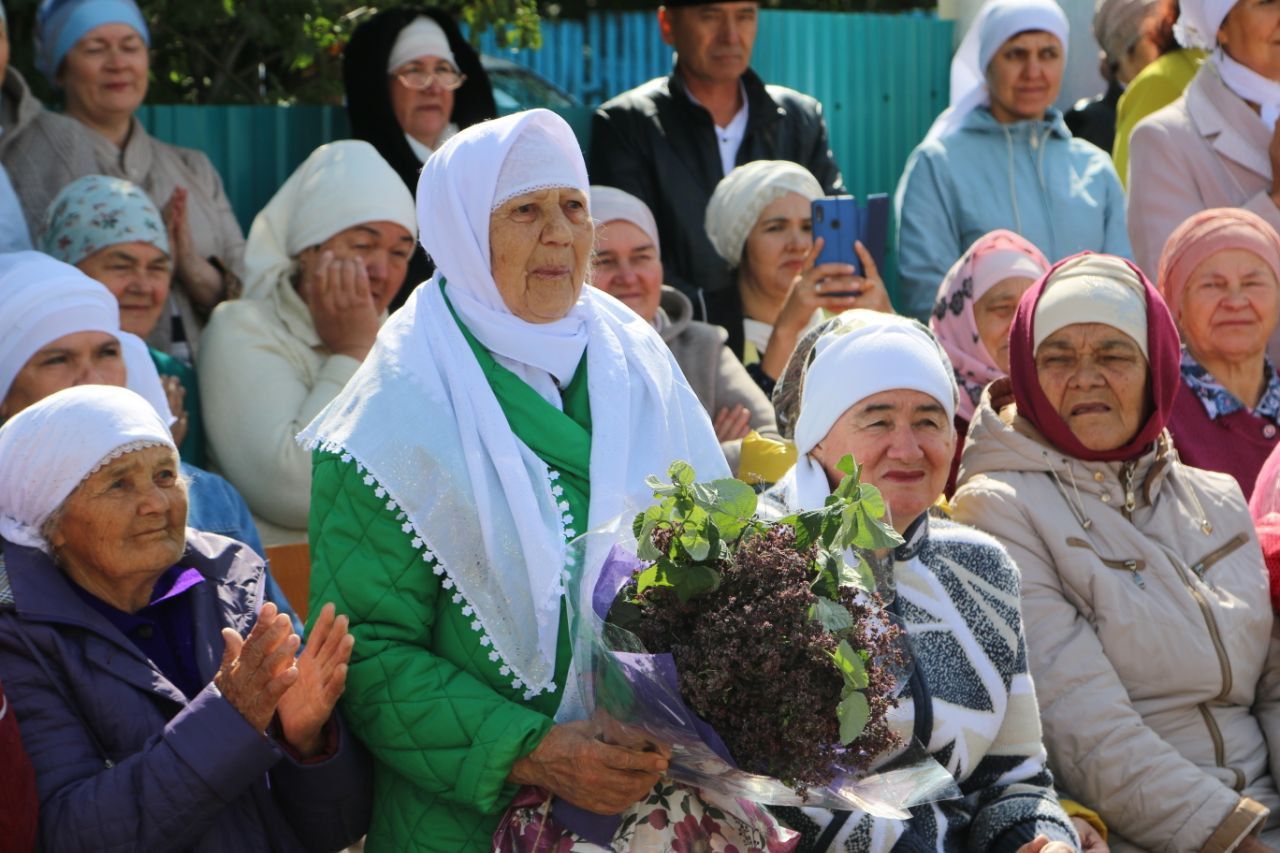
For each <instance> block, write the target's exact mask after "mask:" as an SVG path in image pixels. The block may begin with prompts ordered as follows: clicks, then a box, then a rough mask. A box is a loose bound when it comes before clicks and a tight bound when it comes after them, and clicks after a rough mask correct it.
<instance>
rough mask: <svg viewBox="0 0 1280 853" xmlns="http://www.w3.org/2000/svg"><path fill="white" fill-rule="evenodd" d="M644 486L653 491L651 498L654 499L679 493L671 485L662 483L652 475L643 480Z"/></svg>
mask: <svg viewBox="0 0 1280 853" xmlns="http://www.w3.org/2000/svg"><path fill="white" fill-rule="evenodd" d="M644 484H645V485H646V486H648V487H649V488H650V489H652V490H653V496H654V497H656V498H660V497H665V496H668V495H674V494H675V493H676V492H677V491H679V489H677V488H676V487H675V486H674V485H672V484H671V483H664V482H662V481H661V480H659V479H658V478H657V477H655V476H654V475H652V474H650V475H649V476H648V477H645V478H644Z"/></svg>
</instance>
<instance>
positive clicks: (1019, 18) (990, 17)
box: [924, 0, 1071, 142]
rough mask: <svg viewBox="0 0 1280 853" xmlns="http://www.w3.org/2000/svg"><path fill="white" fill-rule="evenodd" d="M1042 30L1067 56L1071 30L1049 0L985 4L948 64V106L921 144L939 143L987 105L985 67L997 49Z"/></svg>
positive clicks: (1002, 0) (999, 0)
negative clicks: (949, 84) (1028, 33)
mask: <svg viewBox="0 0 1280 853" xmlns="http://www.w3.org/2000/svg"><path fill="white" fill-rule="evenodd" d="M1033 30H1043V31H1044V32H1047V33H1050V34H1051V35H1054V36H1056V37H1057V39H1058V41H1060V42H1062V52H1063V53H1064V54H1065V53H1066V52H1067V47H1068V41H1069V36H1070V34H1071V26H1070V24H1069V23H1068V22H1067V16H1066V15H1065V14H1064V13H1063V11H1062V8H1061V7H1060V6H1059V5H1058V4H1057V3H1055V2H1053V0H987V2H986V3H985V4H984V5H983V7H982V8H981V9H980V10H979V11H978V16H977V17H976V18H975V19H974V21H973V24H972V25H970V27H969V30H968V32H966V33H965V34H964V41H962V42H960V48H959V49H958V50H957V51H956V55H955V57H954V58H953V59H952V60H951V106H950V107H949V108H948V109H946V110H945V111H943V113H942V115H940V116H938V118H937V119H936V120H935V121H934V123H933V126H932V127H930V128H929V132H928V133H927V134H926V135H925V138H924V140H925V142H929V141H932V140H934V139H940V138H941V137H943V136H946V135H947V134H949V133H951V132H952V131H953V130H955V129H956V128H958V127H960V125H962V124H963V123H964V120H965V118H967V117H968V115H969V113H971V112H973V111H974V110H975V109H977V108H978V107H982V106H986V105H987V104H989V103H990V102H991V96H990V92H989V91H988V90H987V66H988V65H990V64H991V58H992V57H994V56H995V55H996V51H998V50H999V49H1000V45H1002V44H1004V43H1005V42H1007V41H1008V40H1009V39H1011V38H1013V37H1014V36H1016V35H1017V34H1018V33H1025V32H1030V31H1033Z"/></svg>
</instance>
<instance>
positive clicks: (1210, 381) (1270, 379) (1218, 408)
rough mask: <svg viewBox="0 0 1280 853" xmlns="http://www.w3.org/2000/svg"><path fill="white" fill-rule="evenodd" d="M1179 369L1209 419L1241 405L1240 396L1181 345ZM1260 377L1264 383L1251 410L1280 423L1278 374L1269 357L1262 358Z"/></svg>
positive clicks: (1233, 410) (1279, 378)
mask: <svg viewBox="0 0 1280 853" xmlns="http://www.w3.org/2000/svg"><path fill="white" fill-rule="evenodd" d="M1181 369H1182V382H1183V384H1184V385H1186V386H1187V390H1188V391H1190V392H1191V393H1192V394H1194V395H1195V397H1196V399H1197V400H1199V401H1200V405H1202V406H1204V411H1205V414H1207V415H1208V416H1209V420H1211V421H1216V420H1217V419H1218V418H1221V417H1226V416H1227V415H1230V414H1232V413H1234V412H1238V411H1240V410H1241V409H1243V408H1244V407H1245V406H1244V403H1243V402H1242V401H1241V400H1240V398H1239V397H1237V396H1236V395H1235V394H1232V393H1231V392H1230V391H1228V390H1227V389H1226V388H1223V387H1222V385H1221V384H1220V383H1219V382H1218V380H1217V379H1215V378H1214V377H1213V374H1212V373H1210V372H1209V371H1208V370H1207V369H1205V367H1204V365H1202V364H1201V363H1200V362H1198V361H1196V359H1195V356H1193V355H1192V354H1191V353H1190V352H1189V351H1188V350H1187V348H1186V347H1185V346H1184V347H1183V348H1182V364H1181ZM1262 377H1263V379H1265V380H1266V387H1265V388H1263V389H1262V396H1261V397H1259V398H1258V405H1257V406H1255V407H1254V409H1253V412H1252V414H1254V415H1256V416H1258V417H1260V418H1266V419H1267V420H1269V421H1271V422H1272V423H1280V375H1277V374H1276V369H1275V368H1274V367H1273V366H1272V365H1271V359H1269V358H1268V359H1265V360H1264V361H1263V364H1262Z"/></svg>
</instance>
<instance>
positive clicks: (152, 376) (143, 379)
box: [116, 332, 178, 426]
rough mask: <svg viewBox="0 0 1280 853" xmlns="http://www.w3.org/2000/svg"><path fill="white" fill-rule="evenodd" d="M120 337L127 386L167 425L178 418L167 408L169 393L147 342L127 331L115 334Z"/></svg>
mask: <svg viewBox="0 0 1280 853" xmlns="http://www.w3.org/2000/svg"><path fill="white" fill-rule="evenodd" d="M116 337H117V338H119V339H120V352H121V354H122V355H123V356H124V369H125V373H126V375H127V376H128V380H127V387H128V388H129V390H130V391H132V392H133V393H135V394H137V395H138V396H140V397H142V399H144V400H146V401H147V402H148V403H150V404H151V408H153V409H155V410H156V414H158V415H159V416H160V417H161V419H163V420H164V422H165V423H166V424H168V425H169V426H173V425H174V423H175V422H176V421H177V420H178V419H177V418H176V417H175V416H174V414H173V410H172V409H170V408H169V395H168V394H166V393H165V392H164V383H163V382H162V381H161V380H160V371H158V370H156V363H155V362H154V361H152V360H151V351H150V350H148V349H147V342H146V341H144V340H143V339H142V338H140V337H138V336H137V335H133V334H130V333H129V332H120V333H119V334H117V335H116Z"/></svg>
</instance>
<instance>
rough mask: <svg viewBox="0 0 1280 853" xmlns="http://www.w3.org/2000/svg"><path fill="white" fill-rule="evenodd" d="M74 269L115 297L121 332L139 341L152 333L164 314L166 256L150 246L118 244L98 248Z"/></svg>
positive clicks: (169, 268) (169, 273)
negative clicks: (101, 285) (129, 334)
mask: <svg viewBox="0 0 1280 853" xmlns="http://www.w3.org/2000/svg"><path fill="white" fill-rule="evenodd" d="M76 267H77V268H78V269H79V270H80V271H81V272H82V273H84V274H85V275H87V276H89V278H92V279H94V280H96V281H100V282H102V283H103V284H104V285H106V287H107V290H110V291H111V294H112V295H113V296H115V298H116V301H117V302H119V303H120V328H121V329H123V330H124V331H126V332H130V333H132V334H135V335H137V336H138V337H140V338H145V337H147V336H148V335H150V334H151V332H152V330H153V329H155V327H156V323H157V322H158V321H159V320H160V315H161V314H162V313H164V307H165V304H166V302H167V300H168V299H169V285H170V284H171V283H172V280H173V265H172V264H171V263H170V262H169V256H168V255H167V254H165V253H164V252H163V251H161V250H160V249H159V248H157V247H156V246H153V245H152V244H150V243H142V242H134V243H117V244H116V245H114V246H107V247H106V248H104V249H99V250H98V251H96V252H94V253H93V254H92V255H90V256H89V257H87V258H85V259H84V260H82V261H80V262H79V263H78V264H76Z"/></svg>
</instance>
